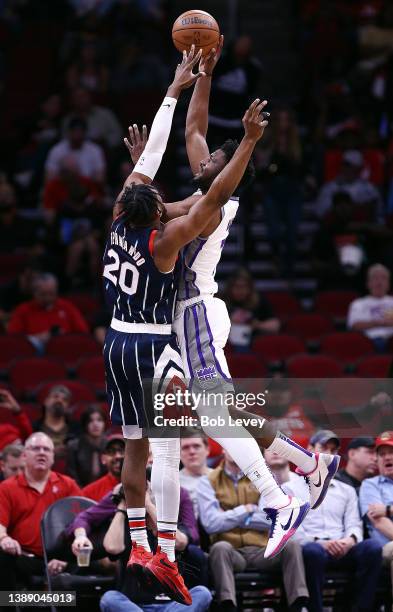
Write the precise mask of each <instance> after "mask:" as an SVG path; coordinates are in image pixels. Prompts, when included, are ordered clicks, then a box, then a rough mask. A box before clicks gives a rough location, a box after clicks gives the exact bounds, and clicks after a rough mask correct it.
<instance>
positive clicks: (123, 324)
mask: <svg viewBox="0 0 393 612" xmlns="http://www.w3.org/2000/svg"><path fill="white" fill-rule="evenodd" d="M111 327H112V329H115V330H116V331H120V332H126V333H128V334H160V335H163V336H170V335H171V333H172V326H171V325H165V324H159V323H128V322H127V321H120V320H119V319H115V318H113V319H112V321H111Z"/></svg>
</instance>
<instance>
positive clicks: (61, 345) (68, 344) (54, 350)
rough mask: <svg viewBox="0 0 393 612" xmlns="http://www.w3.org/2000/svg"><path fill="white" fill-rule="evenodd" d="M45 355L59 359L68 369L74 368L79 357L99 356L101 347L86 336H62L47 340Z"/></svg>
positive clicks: (90, 337)
mask: <svg viewBox="0 0 393 612" xmlns="http://www.w3.org/2000/svg"><path fill="white" fill-rule="evenodd" d="M46 354H47V355H48V357H57V358H58V359H61V360H62V361H64V363H65V364H66V366H68V367H75V366H76V365H77V363H78V361H79V360H80V358H81V357H89V356H91V355H101V354H102V347H101V346H100V345H99V344H98V342H96V341H95V340H94V338H92V336H89V335H88V334H64V335H62V336H55V337H54V338H51V339H50V340H49V342H48V344H47V347H46Z"/></svg>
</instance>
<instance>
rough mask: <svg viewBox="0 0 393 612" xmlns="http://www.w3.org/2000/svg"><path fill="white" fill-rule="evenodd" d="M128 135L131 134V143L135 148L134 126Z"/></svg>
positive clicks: (129, 129) (130, 128)
mask: <svg viewBox="0 0 393 612" xmlns="http://www.w3.org/2000/svg"><path fill="white" fill-rule="evenodd" d="M128 134H129V139H130V143H131V145H132V146H134V128H133V126H132V125H130V127H129V128H128Z"/></svg>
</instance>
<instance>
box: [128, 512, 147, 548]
mask: <svg viewBox="0 0 393 612" xmlns="http://www.w3.org/2000/svg"><path fill="white" fill-rule="evenodd" d="M127 516H128V525H129V527H130V536H131V542H135V544H138V546H143V548H144V549H145V550H147V551H148V552H150V546H149V540H148V539H147V531H146V509H145V508H127Z"/></svg>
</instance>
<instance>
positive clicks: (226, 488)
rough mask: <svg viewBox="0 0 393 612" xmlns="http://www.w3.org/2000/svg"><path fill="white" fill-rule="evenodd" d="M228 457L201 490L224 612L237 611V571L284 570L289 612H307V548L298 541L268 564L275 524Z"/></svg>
mask: <svg viewBox="0 0 393 612" xmlns="http://www.w3.org/2000/svg"><path fill="white" fill-rule="evenodd" d="M224 456H225V459H224V461H223V462H222V463H221V464H220V465H219V466H218V467H217V468H215V469H214V470H212V471H211V472H210V474H209V475H208V476H203V478H201V480H200V483H199V486H198V503H199V517H200V521H201V524H202V526H203V528H204V529H205V530H206V531H207V533H208V534H210V539H211V543H212V546H211V548H210V551H209V563H210V571H211V574H212V578H213V582H214V587H215V590H216V597H217V600H218V602H219V604H220V608H219V609H220V610H228V611H229V610H236V609H237V608H236V589H235V579H234V572H235V571H238V572H239V571H240V572H242V571H245V570H246V569H248V570H259V571H261V570H262V571H263V570H265V569H269V568H275V567H277V565H278V566H281V567H282V573H283V580H284V587H285V591H286V596H287V600H288V610H301V608H302V606H303V605H305V604H306V598H308V591H307V587H306V580H305V575H304V566H303V559H302V553H301V547H300V545H299V544H298V543H297V542H296V541H294V540H293V539H292V540H290V541H289V542H288V543H287V545H286V547H285V548H284V550H283V551H282V552H281V553H280V554H279V555H277V556H276V557H274V559H265V558H264V552H265V548H266V543H267V539H268V531H269V527H270V522H269V521H267V519H266V515H265V513H264V512H263V504H264V502H263V499H262V496H260V494H259V493H258V491H257V490H256V489H255V488H254V487H253V486H252V485H251V484H250V482H249V480H248V478H246V477H245V476H244V474H243V473H242V472H241V471H240V469H239V467H238V466H237V465H236V463H235V462H234V461H233V459H232V458H231V457H230V455H229V454H228V453H227V452H224ZM239 500H241V501H242V502H243V503H242V504H239Z"/></svg>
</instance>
